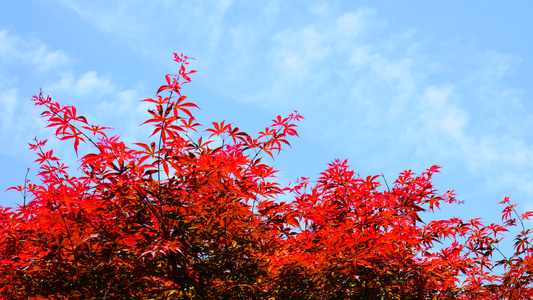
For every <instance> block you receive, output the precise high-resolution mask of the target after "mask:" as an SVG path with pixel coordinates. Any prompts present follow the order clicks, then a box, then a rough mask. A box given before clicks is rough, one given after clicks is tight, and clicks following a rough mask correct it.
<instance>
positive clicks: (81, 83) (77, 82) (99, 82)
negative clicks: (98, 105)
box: [45, 71, 114, 97]
mask: <svg viewBox="0 0 533 300" xmlns="http://www.w3.org/2000/svg"><path fill="white" fill-rule="evenodd" d="M45 90H46V91H47V92H48V93H51V94H53V93H64V92H67V94H70V95H76V96H78V97H87V96H93V97H101V96H103V95H106V94H109V93H111V92H113V91H114V87H113V85H112V84H111V82H110V80H109V78H106V77H101V76H99V75H98V74H96V72H95V71H89V72H87V73H85V74H82V75H80V76H79V77H78V78H77V79H76V78H75V76H74V75H73V74H72V73H67V74H65V75H63V76H62V78H61V79H60V80H59V81H57V82H55V83H53V84H51V85H50V86H47V87H45Z"/></svg>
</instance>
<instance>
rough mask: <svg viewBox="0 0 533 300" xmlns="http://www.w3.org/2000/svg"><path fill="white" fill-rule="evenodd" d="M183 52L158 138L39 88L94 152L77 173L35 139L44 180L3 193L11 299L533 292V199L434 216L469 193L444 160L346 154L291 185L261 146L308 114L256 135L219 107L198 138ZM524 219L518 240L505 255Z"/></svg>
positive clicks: (277, 146)
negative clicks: (385, 180)
mask: <svg viewBox="0 0 533 300" xmlns="http://www.w3.org/2000/svg"><path fill="white" fill-rule="evenodd" d="M174 60H175V61H176V62H177V63H178V64H179V65H180V70H179V73H178V74H176V75H167V76H166V77H165V79H166V83H165V84H164V85H163V86H161V87H160V88H159V90H158V92H157V95H156V97H155V98H148V99H145V100H142V101H145V102H148V103H150V104H151V106H152V108H151V109H150V110H149V111H148V113H149V119H148V120H147V121H145V122H144V123H143V125H151V126H153V127H154V131H153V134H152V139H153V141H152V142H146V143H142V142H139V143H135V144H134V145H132V146H127V145H125V144H124V143H123V142H122V141H121V140H120V138H119V137H118V136H108V135H107V134H106V132H107V129H108V128H107V127H100V126H96V125H92V124H90V123H89V122H88V121H87V120H86V119H85V118H84V117H83V116H80V115H78V114H77V111H76V109H75V108H74V107H72V106H62V105H60V104H59V103H57V102H54V101H52V99H51V98H50V97H48V96H43V94H42V92H41V93H40V94H39V95H37V96H35V97H34V98H33V100H34V101H35V104H36V105H39V106H42V107H43V108H44V112H43V117H45V118H46V119H47V120H48V127H52V128H54V129H55V136H56V137H57V138H59V139H60V140H69V139H70V140H73V142H74V150H75V151H76V153H77V152H78V148H79V145H80V143H87V144H89V145H92V146H93V149H94V152H93V153H86V154H83V155H82V156H81V159H80V160H79V163H80V170H81V174H82V175H81V176H73V175H71V174H69V170H68V168H67V166H65V165H64V164H63V163H62V162H61V160H60V159H59V158H57V157H55V155H54V152H53V150H46V148H45V147H46V140H42V141H41V140H37V139H36V140H35V142H34V143H31V144H30V148H31V149H33V150H34V151H35V152H36V154H37V156H38V158H37V160H36V162H37V163H38V164H39V166H40V172H39V177H40V178H41V183H39V184H34V183H31V182H29V181H27V182H25V184H24V185H23V186H18V187H13V188H12V189H15V190H18V191H20V192H22V193H23V195H24V203H23V204H22V205H19V206H18V207H0V210H1V212H0V295H1V296H0V298H2V299H23V298H34V299H39V298H41V299H64V298H69V299H229V298H235V299H241V298H242V299H244V298H246V299H249V298H253V299H348V298H349V299H380V298H381V299H526V298H531V297H533V290H532V288H531V282H532V280H533V273H532V265H531V264H532V260H531V253H532V252H533V251H532V247H531V239H530V230H529V229H526V228H525V227H524V224H523V220H524V219H528V218H529V217H531V216H532V215H533V213H532V212H527V213H525V214H523V215H519V214H518V213H517V212H516V210H515V206H516V204H512V203H511V202H510V200H509V199H508V198H505V199H504V200H503V201H502V204H503V205H504V210H503V221H504V223H503V224H502V225H498V224H490V225H483V224H482V223H481V221H480V220H479V219H474V220H469V221H463V220H461V219H459V218H451V219H447V220H435V221H431V222H427V223H425V222H424V221H423V220H422V219H421V216H420V213H421V212H433V211H434V210H435V209H438V208H439V207H440V205H441V204H442V203H458V201H457V200H456V198H455V195H454V193H453V192H452V191H449V192H446V193H443V194H439V193H438V191H436V190H435V188H434V187H433V185H432V182H431V179H432V176H433V175H434V174H435V173H436V172H438V169H439V167H438V166H433V167H431V168H429V169H428V170H426V171H425V172H423V173H422V174H420V175H416V174H413V173H412V172H411V171H405V172H402V173H401V174H400V175H399V177H398V178H397V180H396V181H395V183H394V185H393V186H392V187H390V189H389V188H385V189H383V188H381V189H378V187H379V186H380V183H379V181H378V179H379V176H369V177H367V178H361V177H359V175H358V174H357V173H355V172H354V171H352V170H351V169H350V168H349V166H348V165H347V162H346V161H341V160H336V161H333V162H332V163H330V164H329V166H328V168H327V169H326V170H325V171H324V172H322V173H321V174H320V175H319V177H318V179H317V180H316V181H311V180H309V179H308V178H304V177H302V178H300V179H299V180H298V181H297V182H296V183H295V184H293V185H291V186H287V187H282V186H280V185H279V184H278V183H276V181H275V173H276V170H275V169H274V168H273V167H272V166H270V165H268V164H266V163H264V162H263V158H264V157H265V156H273V155H274V154H275V153H276V152H279V151H281V150H282V149H283V147H285V146H287V145H289V141H288V140H287V139H288V138H289V137H290V136H295V135H297V132H296V130H295V127H296V123H297V122H298V121H300V120H301V119H302V116H300V115H299V114H298V113H296V112H295V113H293V114H290V115H289V116H287V117H281V116H278V117H277V118H275V119H274V120H273V121H272V125H271V126H269V127H266V128H265V129H264V130H263V131H261V132H259V133H258V134H257V135H255V136H251V135H249V134H247V133H245V132H242V131H240V130H239V128H238V127H235V126H234V125H233V124H230V123H226V122H225V121H222V122H220V123H218V122H213V123H212V125H211V126H210V127H208V128H207V129H204V130H203V133H204V134H205V136H204V137H203V138H202V137H200V138H198V139H193V138H191V135H192V136H194V135H193V133H194V134H195V135H200V133H198V132H197V131H198V130H199V129H200V128H201V125H200V124H198V123H197V122H196V121H195V118H194V116H193V113H192V112H191V110H192V109H194V108H196V105H195V104H194V103H192V102H188V100H187V97H186V96H184V95H182V86H183V84H185V83H189V82H190V81H191V80H190V77H189V76H190V75H191V74H192V73H194V71H189V70H188V69H187V66H188V63H189V60H190V58H189V57H187V56H184V55H183V54H181V55H178V54H175V56H174ZM161 94H167V96H162V95H161ZM207 135H208V136H207ZM27 194H28V195H29V196H30V198H31V200H30V201H29V202H27V203H26V195H27ZM287 197H290V199H291V200H290V201H287V202H282V201H281V200H280V199H287ZM517 224H518V225H520V226H521V227H522V231H521V233H520V234H519V235H518V236H516V237H515V241H516V243H515V248H514V250H515V253H513V254H512V255H511V256H509V257H505V256H504V258H503V259H502V260H499V261H495V260H494V259H493V258H492V255H493V252H494V251H499V249H498V247H497V246H498V242H499V241H500V240H501V239H502V238H503V234H504V233H505V232H506V231H507V228H508V227H510V226H515V225H517ZM441 243H444V244H443V245H448V246H441ZM494 266H503V267H504V273H503V274H494V273H493V272H492V271H491V270H492V268H493V267H494Z"/></svg>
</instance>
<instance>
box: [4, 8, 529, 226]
mask: <svg viewBox="0 0 533 300" xmlns="http://www.w3.org/2000/svg"><path fill="white" fill-rule="evenodd" d="M532 9H533V4H531V2H529V1H514V2H513V3H512V4H509V2H507V3H505V2H503V1H468V2H465V1H445V2H444V1H443V2H438V3H437V2H436V1H309V0H306V1H232V0H218V1H192V0H191V1H164V0H160V1H150V2H147V1H112V0H109V1H67V0H58V1H29V0H28V1H2V2H1V3H0V112H1V114H2V115H1V117H0V125H1V127H0V166H1V167H2V172H1V174H0V176H1V178H0V190H2V191H3V190H5V189H6V188H8V187H9V186H13V185H19V184H22V183H23V180H24V175H25V173H26V168H27V167H32V171H31V172H30V175H32V176H34V175H35V172H36V171H37V167H36V166H35V165H33V164H32V161H33V160H34V159H35V157H34V155H33V153H32V152H30V151H29V150H27V143H28V142H30V141H31V140H32V139H33V137H35V136H38V137H39V138H42V139H44V138H47V137H49V136H50V134H51V131H50V130H43V129H42V127H44V125H45V123H44V122H43V120H41V119H40V118H39V114H40V112H41V111H40V109H39V108H35V107H33V105H32V102H31V101H30V98H31V96H32V95H34V94H36V93H38V92H39V89H40V88H42V89H43V92H44V93H45V94H50V95H51V96H52V98H53V99H55V100H57V101H60V102H61V103H63V104H71V105H75V106H76V107H77V108H78V110H79V112H80V113H81V114H83V115H84V116H86V117H87V118H88V119H89V121H90V122H93V123H96V124H100V125H103V126H110V127H113V128H115V129H116V133H118V134H121V135H122V136H123V138H124V139H125V140H126V141H127V142H135V141H138V140H142V139H143V138H144V137H145V136H146V135H147V130H146V129H144V128H139V126H138V124H140V123H142V122H143V121H144V120H145V118H146V117H147V114H146V112H145V110H146V106H145V105H144V104H141V103H139V102H138V101H139V100H141V99H144V98H146V97H150V96H153V95H154V93H155V91H156V90H157V88H158V87H159V86H160V85H161V84H163V80H164V75H165V74H167V73H176V72H177V65H176V64H175V63H173V62H172V60H171V59H172V52H178V53H181V52H183V53H185V54H186V55H189V56H192V57H195V58H196V61H194V62H193V63H192V65H191V66H192V68H194V69H196V70H198V73H196V74H194V76H193V82H194V83H193V84H192V85H189V86H188V87H187V88H186V90H185V94H187V95H188V96H189V98H190V99H191V100H192V101H194V102H195V103H197V104H198V105H199V106H200V107H201V110H200V111H198V112H197V113H196V116H197V118H198V119H199V120H200V121H201V122H203V123H204V124H210V122H211V121H221V120H227V121H231V122H234V123H235V125H237V126H239V127H240V128H241V129H244V130H246V131H249V132H250V133H254V132H257V131H259V130H261V129H263V128H264V126H267V125H269V124H270V120H271V119H272V118H274V117H275V116H277V115H278V114H281V115H287V114H288V113H290V112H292V111H293V110H297V111H298V112H300V113H301V114H302V115H304V116H305V118H306V120H304V121H303V122H302V123H301V124H300V127H299V133H300V138H299V139H293V140H292V141H291V142H292V146H293V147H292V149H289V150H288V151H285V152H283V153H282V154H281V155H280V156H278V157H277V158H276V161H275V165H276V167H277V168H278V169H281V170H282V172H281V173H280V174H279V180H280V181H281V182H284V183H286V182H289V181H294V180H295V179H296V178H298V177H300V176H309V177H312V178H313V177H316V176H317V174H318V173H319V172H321V171H323V170H324V169H325V168H326V166H327V163H328V162H330V161H332V160H333V159H335V158H341V159H344V158H347V159H348V160H349V163H350V165H351V166H352V167H353V169H355V170H356V171H357V172H358V173H359V174H360V175H361V176H363V177H366V176H367V175H374V174H381V173H383V174H384V175H385V176H386V178H387V179H388V181H389V183H392V182H393V181H394V178H395V177H396V176H397V174H398V173H399V172H401V171H403V170H405V169H412V170H413V171H415V172H417V173H420V172H422V171H423V170H425V169H426V168H428V167H430V166H431V165H434V164H437V165H440V166H442V167H443V168H442V174H439V175H437V177H436V178H435V183H436V187H437V188H438V189H439V190H441V191H443V192H444V191H446V190H451V189H454V190H456V192H457V194H458V196H459V198H460V199H462V200H465V201H466V204H465V205H463V206H459V207H444V211H443V213H442V214H441V215H442V216H451V215H454V216H458V217H463V218H472V217H484V218H486V219H487V220H488V221H497V220H498V219H499V216H500V214H499V212H500V211H501V208H502V207H500V206H498V205H497V203H498V202H499V201H501V200H502V199H503V198H504V197H505V196H507V195H511V197H512V200H513V201H515V202H519V203H521V204H522V206H521V208H520V210H524V209H529V210H531V209H533V173H532V170H533V137H532V132H533V118H532V117H533V103H532V100H533V99H532V96H533V87H532V84H531V78H532V77H533V76H532V75H533V74H532V69H533V54H532V53H533V46H532V45H533V40H532V38H531V37H532V36H533V33H532V31H533V22H532V21H531V16H530V12H531V11H532ZM49 145H50V146H51V147H54V149H55V150H56V152H57V153H58V154H59V155H60V156H62V157H64V158H65V160H66V162H68V163H72V162H74V161H75V159H76V158H75V156H74V154H73V151H72V145H71V144H70V143H68V142H67V143H58V142H55V141H52V140H51V141H50V143H49ZM20 201H21V197H20V195H19V194H17V193H16V192H13V191H9V192H5V193H1V194H0V204H2V205H9V204H12V203H14V202H20Z"/></svg>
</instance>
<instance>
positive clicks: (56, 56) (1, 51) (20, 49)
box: [0, 30, 70, 73]
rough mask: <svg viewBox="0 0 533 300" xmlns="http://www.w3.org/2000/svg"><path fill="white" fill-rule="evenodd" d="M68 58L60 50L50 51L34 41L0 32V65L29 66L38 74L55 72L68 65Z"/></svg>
mask: <svg viewBox="0 0 533 300" xmlns="http://www.w3.org/2000/svg"><path fill="white" fill-rule="evenodd" d="M69 62H70V58H69V57H68V56H67V55H66V54H65V53H64V52H63V51H61V50H56V51H51V50H50V49H49V48H48V46H47V45H46V44H43V43H42V42H41V41H39V40H35V39H22V38H20V37H18V36H14V35H11V34H9V32H8V31H6V30H2V31H0V64H3V65H17V66H20V65H22V66H31V67H32V68H34V70H36V71H38V72H41V73H43V72H48V71H51V70H57V69H58V68H63V67H65V66H66V65H68V64H69Z"/></svg>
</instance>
